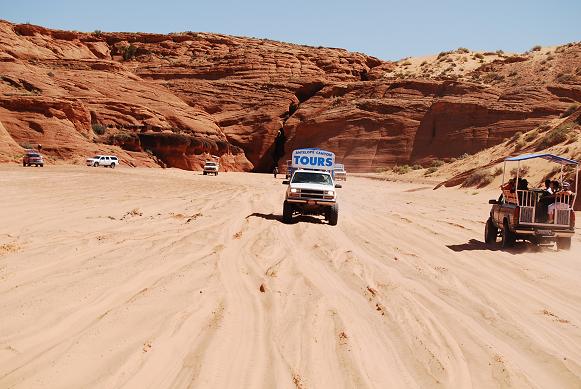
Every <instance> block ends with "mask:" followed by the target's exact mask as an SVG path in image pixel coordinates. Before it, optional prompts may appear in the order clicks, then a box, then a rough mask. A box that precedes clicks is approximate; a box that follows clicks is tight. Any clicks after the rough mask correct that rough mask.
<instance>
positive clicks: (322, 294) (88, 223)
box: [0, 166, 581, 388]
mask: <svg viewBox="0 0 581 389" xmlns="http://www.w3.org/2000/svg"><path fill="white" fill-rule="evenodd" d="M0 170H1V172H2V174H1V176H0V199H2V201H1V202H0V215H1V223H0V312H2V320H0V387H7V388H13V387H14V388H36V387H51V388H69V387H99V388H116V387H128V388H133V387H135V388H137V387H139V388H143V387H152V388H188V387H196V388H207V387H216V388H227V387H232V388H241V387H244V388H272V387H277V388H287V387H288V388H338V387H349V388H353V387H357V388H360V387H361V388H365V387H369V388H385V387H401V388H413V387H418V388H419V387H422V388H424V387H430V388H432V387H443V388H460V387H462V388H468V387H522V388H530V387H539V388H541V387H542V388H544V387H559V388H576V387H579V386H580V385H581V329H580V326H581V308H580V307H581V304H580V303H581V293H580V288H579V282H578V280H579V279H580V278H581V263H580V262H579V260H578V258H579V253H580V252H581V235H579V231H578V234H577V235H576V236H575V238H574V242H573V248H572V251H570V252H565V251H560V252H555V251H554V250H551V249H537V248H535V247H533V246H531V245H527V244H519V245H517V247H516V248H515V249H514V250H511V251H508V252H504V251H500V250H498V249H494V248H493V249H490V248H488V247H486V246H485V245H484V243H482V240H483V229H484V221H485V219H486V217H487V212H488V204H487V200H488V198H493V197H495V194H496V193H495V192H493V191H488V190H486V191H479V192H474V191H473V190H470V191H463V190H457V189H440V190H437V191H432V190H431V189H429V188H428V187H426V185H418V184H407V183H406V184H404V183H389V182H382V181H378V180H369V179H365V178H355V177H352V178H350V179H349V181H348V182H347V183H346V184H345V185H344V187H343V189H341V190H340V216H339V224H338V226H336V227H331V226H328V225H326V224H325V223H321V222H320V221H319V220H318V219H316V218H311V217H303V218H302V219H301V221H300V222H298V223H295V224H292V225H285V224H282V223H281V221H280V213H281V210H282V201H283V192H284V187H283V186H282V185H281V180H280V179H278V180H275V179H273V178H272V176H271V175H260V174H244V173H225V174H220V175H219V176H217V177H207V176H201V175H200V174H199V173H192V172H185V171H179V170H174V169H166V170H161V169H125V168H120V169H115V170H111V169H92V168H82V167H67V166H58V167H53V166H50V167H46V168H44V170H40V169H38V170H34V169H26V170H25V169H22V168H17V167H1V168H0Z"/></svg>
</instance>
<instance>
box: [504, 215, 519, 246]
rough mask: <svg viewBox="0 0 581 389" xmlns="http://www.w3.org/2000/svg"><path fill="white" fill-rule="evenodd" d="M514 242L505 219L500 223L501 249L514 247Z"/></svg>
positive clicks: (514, 239)
mask: <svg viewBox="0 0 581 389" xmlns="http://www.w3.org/2000/svg"><path fill="white" fill-rule="evenodd" d="M515 241H516V237H515V236H514V234H513V233H512V231H510V228H509V226H508V221H507V220H506V219H505V220H504V222H503V223H502V248H503V249H507V248H510V247H512V246H514V242H515Z"/></svg>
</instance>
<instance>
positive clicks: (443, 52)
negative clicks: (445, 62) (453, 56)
mask: <svg viewBox="0 0 581 389" xmlns="http://www.w3.org/2000/svg"><path fill="white" fill-rule="evenodd" d="M448 54H450V52H449V51H442V52H441V53H440V54H438V59H441V58H444V57H445V56H447V55H448Z"/></svg>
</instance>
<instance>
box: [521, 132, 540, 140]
mask: <svg viewBox="0 0 581 389" xmlns="http://www.w3.org/2000/svg"><path fill="white" fill-rule="evenodd" d="M538 135H539V131H538V130H532V131H529V132H527V134H526V135H525V138H524V139H525V141H527V142H532V141H533V140H535V139H537V136H538Z"/></svg>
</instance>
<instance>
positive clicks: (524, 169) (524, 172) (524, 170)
mask: <svg viewBox="0 0 581 389" xmlns="http://www.w3.org/2000/svg"><path fill="white" fill-rule="evenodd" d="M517 171H519V174H518V176H519V177H523V176H526V175H527V174H529V171H530V167H528V166H527V165H524V166H521V167H520V170H518V169H517V168H512V169H511V170H510V175H511V176H512V177H516V172H517Z"/></svg>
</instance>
